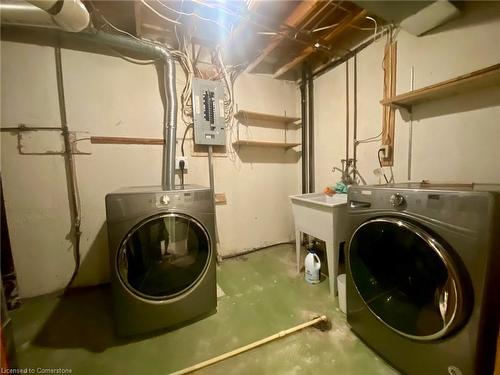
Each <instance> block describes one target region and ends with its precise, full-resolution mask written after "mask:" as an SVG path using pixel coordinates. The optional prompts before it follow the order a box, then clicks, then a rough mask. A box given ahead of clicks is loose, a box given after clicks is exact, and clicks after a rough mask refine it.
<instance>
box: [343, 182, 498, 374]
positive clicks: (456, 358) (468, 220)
mask: <svg viewBox="0 0 500 375" xmlns="http://www.w3.org/2000/svg"><path fill="white" fill-rule="evenodd" d="M348 221H349V228H350V229H349V232H350V233H349V238H350V240H349V243H348V246H347V267H346V268H347V321H348V323H349V325H350V326H351V328H352V330H353V331H354V332H355V333H356V334H357V335H358V336H359V337H360V338H361V339H362V340H363V341H364V342H365V343H367V344H368V345H369V346H370V347H372V348H373V349H374V350H375V351H376V352H378V353H379V354H380V355H381V356H382V357H384V358H385V359H386V360H387V361H388V362H389V363H391V364H392V365H393V366H395V367H396V368H398V369H399V370H401V371H402V372H404V373H407V374H419V375H420V374H443V375H466V374H489V373H492V371H493V363H494V356H495V347H496V337H497V334H498V303H499V298H498V291H496V290H494V289H495V288H498V285H500V284H499V283H498V282H499V277H498V275H499V274H500V272H499V270H500V263H499V259H500V186H499V185H448V186H438V185H431V184H397V185H377V186H353V187H350V189H349V196H348Z"/></svg>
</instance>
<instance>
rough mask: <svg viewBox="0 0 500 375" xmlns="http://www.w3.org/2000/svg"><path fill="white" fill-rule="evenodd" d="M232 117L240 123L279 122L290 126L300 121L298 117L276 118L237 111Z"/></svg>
mask: <svg viewBox="0 0 500 375" xmlns="http://www.w3.org/2000/svg"><path fill="white" fill-rule="evenodd" d="M234 117H235V118H236V119H237V120H240V121H245V120H247V121H249V120H254V121H269V122H279V123H283V124H291V123H294V122H297V121H300V117H288V116H277V115H269V114H267V113H259V112H250V111H242V110H240V111H238V112H237V113H235V114H234Z"/></svg>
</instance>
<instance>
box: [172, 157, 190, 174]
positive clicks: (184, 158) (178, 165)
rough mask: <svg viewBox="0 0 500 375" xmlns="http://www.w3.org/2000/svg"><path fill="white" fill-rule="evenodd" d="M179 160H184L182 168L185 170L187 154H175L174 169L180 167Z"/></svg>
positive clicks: (178, 169) (179, 168) (186, 167)
mask: <svg viewBox="0 0 500 375" xmlns="http://www.w3.org/2000/svg"><path fill="white" fill-rule="evenodd" d="M181 160H184V170H185V171H187V169H188V160H187V156H176V157H175V170H177V171H180V170H181V167H180V162H181Z"/></svg>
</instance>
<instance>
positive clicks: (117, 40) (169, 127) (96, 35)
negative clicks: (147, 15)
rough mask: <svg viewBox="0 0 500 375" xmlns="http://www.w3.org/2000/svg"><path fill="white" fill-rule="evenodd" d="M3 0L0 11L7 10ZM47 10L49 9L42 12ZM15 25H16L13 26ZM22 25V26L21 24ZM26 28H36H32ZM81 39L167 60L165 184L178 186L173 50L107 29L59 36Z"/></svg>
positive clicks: (74, 47) (165, 72)
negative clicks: (106, 30)
mask: <svg viewBox="0 0 500 375" xmlns="http://www.w3.org/2000/svg"><path fill="white" fill-rule="evenodd" d="M3 5H4V4H3V3H2V4H0V11H2V13H3V10H4V7H3ZM42 13H45V12H42ZM13 28H14V27H13ZM20 29H22V28H20ZM26 30H35V29H32V28H30V29H28V28H26ZM72 39H73V40H74V39H78V40H81V41H84V42H90V43H97V44H104V45H106V46H108V47H111V48H113V49H118V50H120V51H123V52H125V53H132V54H136V55H141V56H144V57H146V58H150V59H162V60H163V63H164V72H163V78H164V79H163V81H164V82H163V85H162V88H163V92H162V94H164V95H162V96H164V97H165V103H164V108H165V112H164V113H165V114H164V118H163V128H164V138H165V146H164V148H163V172H162V185H163V186H164V188H165V189H166V190H174V189H175V148H176V143H175V142H176V133H177V90H176V86H175V61H174V58H173V56H172V54H171V53H170V51H169V50H168V49H167V48H166V47H165V46H162V45H159V44H155V43H152V42H148V41H141V40H136V39H132V38H130V37H125V36H121V35H117V34H110V33H106V32H103V31H83V32H80V33H72V32H64V31H59V32H58V37H56V40H59V41H61V40H65V41H68V40H70V41H71V40H72ZM59 43H60V42H57V41H55V40H54V41H52V42H51V44H55V45H59ZM65 44H67V46H66V48H72V49H81V48H82V47H81V46H79V45H78V43H65Z"/></svg>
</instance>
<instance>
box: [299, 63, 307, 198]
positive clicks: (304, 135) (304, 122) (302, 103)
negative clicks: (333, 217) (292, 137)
mask: <svg viewBox="0 0 500 375" xmlns="http://www.w3.org/2000/svg"><path fill="white" fill-rule="evenodd" d="M306 84H307V70H306V67H305V66H304V65H303V66H302V82H301V84H300V110H301V117H302V194H306V193H307V192H308V185H307V159H308V157H307V125H308V119H307V92H306Z"/></svg>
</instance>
